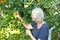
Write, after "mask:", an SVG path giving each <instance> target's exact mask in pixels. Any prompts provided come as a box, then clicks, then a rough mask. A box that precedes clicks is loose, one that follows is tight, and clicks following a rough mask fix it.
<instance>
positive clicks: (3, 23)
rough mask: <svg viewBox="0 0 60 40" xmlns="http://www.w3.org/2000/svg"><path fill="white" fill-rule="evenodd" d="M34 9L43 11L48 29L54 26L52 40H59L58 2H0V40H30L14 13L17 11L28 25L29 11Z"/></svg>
mask: <svg viewBox="0 0 60 40" xmlns="http://www.w3.org/2000/svg"><path fill="white" fill-rule="evenodd" d="M35 7H40V8H42V9H43V11H44V14H45V21H46V22H47V23H48V26H49V28H51V27H53V26H56V28H55V29H54V30H53V31H52V40H59V39H60V38H59V37H58V33H60V18H59V17H60V0H0V40H31V39H30V37H28V36H26V35H25V30H26V28H24V27H23V25H22V23H21V22H20V21H19V20H18V19H17V18H15V17H14V13H16V11H19V13H20V15H21V16H22V18H23V20H24V21H25V22H27V23H30V22H31V17H30V16H31V11H32V9H34V8H35Z"/></svg>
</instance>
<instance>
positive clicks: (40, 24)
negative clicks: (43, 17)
mask: <svg viewBox="0 0 60 40" xmlns="http://www.w3.org/2000/svg"><path fill="white" fill-rule="evenodd" d="M43 23H44V21H42V22H38V23H37V29H39V28H40V27H41V26H42V25H43Z"/></svg>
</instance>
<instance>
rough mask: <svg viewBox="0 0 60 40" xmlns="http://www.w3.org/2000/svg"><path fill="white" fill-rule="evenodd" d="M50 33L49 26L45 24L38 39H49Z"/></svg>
mask: <svg viewBox="0 0 60 40" xmlns="http://www.w3.org/2000/svg"><path fill="white" fill-rule="evenodd" d="M48 35H49V28H48V26H44V28H42V30H41V32H40V33H39V36H38V39H40V40H48Z"/></svg>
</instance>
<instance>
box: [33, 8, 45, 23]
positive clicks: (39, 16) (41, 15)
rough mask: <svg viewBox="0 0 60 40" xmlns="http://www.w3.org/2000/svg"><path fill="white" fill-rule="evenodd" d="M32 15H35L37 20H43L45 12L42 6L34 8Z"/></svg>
mask: <svg viewBox="0 0 60 40" xmlns="http://www.w3.org/2000/svg"><path fill="white" fill-rule="evenodd" d="M32 15H33V16H34V18H35V19H36V21H37V22H41V21H42V20H44V13H43V10H42V9H41V8H35V9H33V10H32Z"/></svg>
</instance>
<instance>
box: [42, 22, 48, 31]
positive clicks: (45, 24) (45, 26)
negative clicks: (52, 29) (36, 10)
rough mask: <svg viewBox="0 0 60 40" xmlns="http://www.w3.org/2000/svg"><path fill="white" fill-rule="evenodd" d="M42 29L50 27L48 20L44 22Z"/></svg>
mask: <svg viewBox="0 0 60 40" xmlns="http://www.w3.org/2000/svg"><path fill="white" fill-rule="evenodd" d="M42 29H46V30H47V29H49V27H48V24H47V23H46V22H45V23H44V24H43V26H42Z"/></svg>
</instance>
